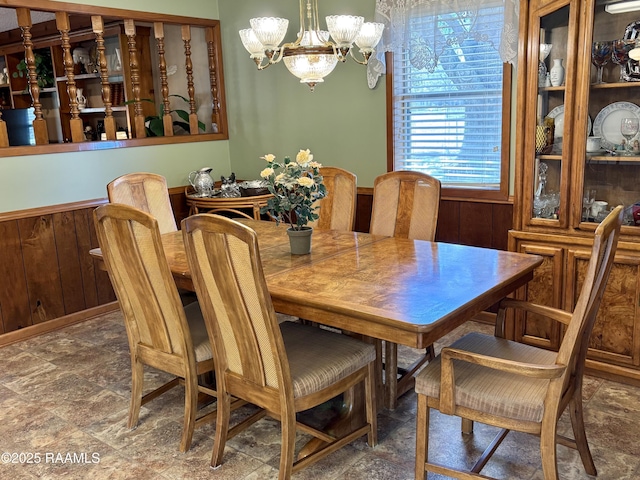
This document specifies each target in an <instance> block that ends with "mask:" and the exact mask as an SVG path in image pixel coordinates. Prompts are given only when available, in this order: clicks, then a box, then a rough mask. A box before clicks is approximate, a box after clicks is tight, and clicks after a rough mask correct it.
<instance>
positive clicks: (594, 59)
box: [591, 42, 611, 83]
mask: <svg viewBox="0 0 640 480" xmlns="http://www.w3.org/2000/svg"><path fill="white" fill-rule="evenodd" d="M610 58H611V42H593V45H592V46H591V63H593V64H594V65H595V66H596V67H597V69H598V74H597V76H596V83H603V82H602V68H603V67H604V66H605V65H606V64H607V63H609V59H610Z"/></svg>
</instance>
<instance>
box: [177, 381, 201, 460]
mask: <svg viewBox="0 0 640 480" xmlns="http://www.w3.org/2000/svg"><path fill="white" fill-rule="evenodd" d="M197 411H198V377H197V376H196V375H190V374H187V375H186V378H185V379H184V421H183V425H182V438H181V439H180V451H181V452H182V453H184V452H186V451H187V450H189V448H190V447H191V439H192V438H193V429H194V427H195V423H196V413H197Z"/></svg>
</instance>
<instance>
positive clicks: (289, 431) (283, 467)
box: [278, 409, 296, 480]
mask: <svg viewBox="0 0 640 480" xmlns="http://www.w3.org/2000/svg"><path fill="white" fill-rule="evenodd" d="M291 410H292V409H291ZM280 428H281V429H282V444H281V445H280V470H279V472H278V480H289V479H290V478H291V475H292V473H293V460H294V454H295V448H296V415H295V412H293V411H291V412H287V411H283V412H282V415H281V418H280Z"/></svg>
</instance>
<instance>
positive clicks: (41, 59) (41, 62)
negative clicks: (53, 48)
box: [13, 49, 53, 88]
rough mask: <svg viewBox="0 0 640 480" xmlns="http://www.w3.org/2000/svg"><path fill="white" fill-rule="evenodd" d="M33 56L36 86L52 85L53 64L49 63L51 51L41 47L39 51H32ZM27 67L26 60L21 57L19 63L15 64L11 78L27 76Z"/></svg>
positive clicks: (46, 86)
mask: <svg viewBox="0 0 640 480" xmlns="http://www.w3.org/2000/svg"><path fill="white" fill-rule="evenodd" d="M33 57H34V59H35V64H36V75H37V81H38V86H39V87H40V88H49V87H53V66H52V64H51V52H50V51H49V49H43V50H41V51H39V52H34V53H33ZM28 74H29V69H28V67H27V62H26V61H25V60H24V59H22V60H20V63H18V65H16V71H15V72H13V78H18V77H20V78H23V77H26V76H28Z"/></svg>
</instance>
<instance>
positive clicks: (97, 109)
mask: <svg viewBox="0 0 640 480" xmlns="http://www.w3.org/2000/svg"><path fill="white" fill-rule="evenodd" d="M104 110H105V109H104V107H90V108H83V109H82V110H80V115H85V114H88V113H104ZM111 110H112V111H114V112H125V111H126V110H127V107H126V105H120V106H117V107H111Z"/></svg>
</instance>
